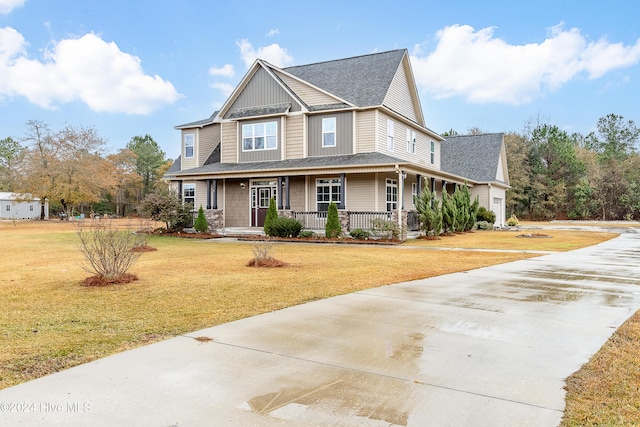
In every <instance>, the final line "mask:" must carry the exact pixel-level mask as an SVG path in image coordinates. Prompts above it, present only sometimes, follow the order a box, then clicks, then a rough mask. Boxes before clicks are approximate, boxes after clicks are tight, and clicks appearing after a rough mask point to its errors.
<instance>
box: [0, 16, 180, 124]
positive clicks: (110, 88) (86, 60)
mask: <svg viewBox="0 0 640 427" xmlns="http://www.w3.org/2000/svg"><path fill="white" fill-rule="evenodd" d="M26 46H27V43H26V41H25V40H24V37H22V35H21V34H20V33H18V32H17V31H16V30H14V29H12V28H0V96H24V97H25V98H27V99H28V100H29V101H31V102H32V103H34V104H37V105H39V106H41V107H44V108H55V107H56V106H57V105H58V104H60V103H66V102H72V101H78V100H79V101H82V102H84V103H86V104H87V105H88V106H89V107H90V108H91V109H92V110H94V111H98V112H110V113H128V114H149V113H151V112H152V111H153V110H155V109H157V108H159V107H161V106H164V105H166V104H171V103H173V102H175V101H176V100H177V99H178V98H180V97H181V95H180V94H179V93H178V92H177V91H176V90H175V88H174V87H173V84H171V83H170V82H168V81H165V80H163V79H162V78H161V77H160V76H157V75H154V76H150V75H146V74H145V73H144V71H143V70H142V67H141V66H140V59H139V58H138V57H136V56H133V55H130V54H128V53H125V52H122V51H121V50H120V49H119V48H118V46H117V45H116V44H115V43H114V42H109V43H108V42H105V41H104V40H102V39H101V38H100V37H98V36H97V35H95V34H92V33H90V34H86V35H84V36H82V37H80V38H78V39H65V40H62V41H60V42H58V43H56V44H54V46H53V48H52V50H50V51H46V52H45V55H44V61H38V60H35V59H30V58H29V57H28V56H27V54H26Z"/></svg>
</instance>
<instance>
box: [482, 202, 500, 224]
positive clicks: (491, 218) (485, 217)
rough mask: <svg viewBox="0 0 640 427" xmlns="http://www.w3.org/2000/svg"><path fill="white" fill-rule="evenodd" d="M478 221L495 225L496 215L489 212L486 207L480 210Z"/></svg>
mask: <svg viewBox="0 0 640 427" xmlns="http://www.w3.org/2000/svg"><path fill="white" fill-rule="evenodd" d="M478 221H486V222H488V223H489V224H491V225H493V224H495V222H496V214H495V213H493V211H490V210H487V208H485V207H484V206H480V207H479V208H478Z"/></svg>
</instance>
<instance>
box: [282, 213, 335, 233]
mask: <svg viewBox="0 0 640 427" xmlns="http://www.w3.org/2000/svg"><path fill="white" fill-rule="evenodd" d="M291 214H292V215H293V218H294V219H297V220H298V221H300V224H302V228H304V229H305V230H324V226H325V225H326V224H327V213H326V212H291Z"/></svg>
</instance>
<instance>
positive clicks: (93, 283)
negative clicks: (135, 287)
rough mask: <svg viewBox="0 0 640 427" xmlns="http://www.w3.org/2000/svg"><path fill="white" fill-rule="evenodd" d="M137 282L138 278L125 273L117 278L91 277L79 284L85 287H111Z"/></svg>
mask: <svg viewBox="0 0 640 427" xmlns="http://www.w3.org/2000/svg"><path fill="white" fill-rule="evenodd" d="M136 280H138V276H136V275H135V274H129V273H125V274H122V275H120V276H118V277H112V278H107V277H102V276H91V277H87V278H86V279H84V280H83V281H82V282H81V283H82V286H87V287H102V286H111V285H122V284H125V283H131V282H134V281H136Z"/></svg>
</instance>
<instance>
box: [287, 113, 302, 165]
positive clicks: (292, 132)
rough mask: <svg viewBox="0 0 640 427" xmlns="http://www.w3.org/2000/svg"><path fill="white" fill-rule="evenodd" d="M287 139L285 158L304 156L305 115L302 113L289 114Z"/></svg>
mask: <svg viewBox="0 0 640 427" xmlns="http://www.w3.org/2000/svg"><path fill="white" fill-rule="evenodd" d="M285 131H286V134H285V135H286V141H285V144H284V150H285V154H284V157H285V159H301V158H303V157H304V116H303V115H302V114H296V115H290V116H287V119H286V125H285Z"/></svg>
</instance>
